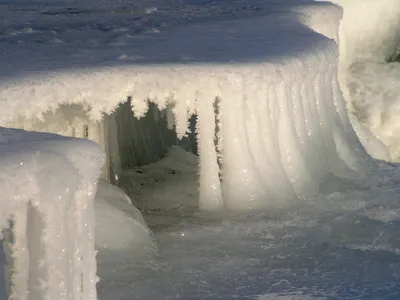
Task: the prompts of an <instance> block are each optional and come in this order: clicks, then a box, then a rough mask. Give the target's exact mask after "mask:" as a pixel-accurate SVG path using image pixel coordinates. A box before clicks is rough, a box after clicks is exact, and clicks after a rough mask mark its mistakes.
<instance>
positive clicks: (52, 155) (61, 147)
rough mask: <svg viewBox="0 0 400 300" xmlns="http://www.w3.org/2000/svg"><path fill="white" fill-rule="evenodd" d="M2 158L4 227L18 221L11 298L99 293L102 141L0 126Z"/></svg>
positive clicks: (0, 224)
mask: <svg viewBox="0 0 400 300" xmlns="http://www.w3.org/2000/svg"><path fill="white" fill-rule="evenodd" d="M0 160H1V162H0V163H1V166H2V172H0V178H1V180H0V183H1V190H2V191H3V192H2V196H1V198H0V206H1V208H2V209H1V213H0V228H1V229H5V228H7V227H8V221H9V219H10V218H12V223H13V225H12V231H13V243H12V254H11V255H12V279H11V295H10V298H12V299H14V298H17V299H32V298H35V299H81V297H83V298H85V299H93V300H94V299H96V287H95V284H96V282H97V277H96V258H95V250H94V226H95V224H94V210H93V199H94V195H95V193H96V181H97V178H98V176H99V173H100V166H101V164H102V162H103V155H102V154H101V152H100V151H99V148H98V146H97V145H96V144H94V143H93V142H89V141H82V140H76V139H69V138H65V137H61V136H56V135H51V134H40V133H33V132H27V131H22V130H15V129H6V128H1V129H0ZM72 237H73V238H72ZM9 262H10V261H9ZM9 267H10V268H11V266H9ZM27 270H29V272H27Z"/></svg>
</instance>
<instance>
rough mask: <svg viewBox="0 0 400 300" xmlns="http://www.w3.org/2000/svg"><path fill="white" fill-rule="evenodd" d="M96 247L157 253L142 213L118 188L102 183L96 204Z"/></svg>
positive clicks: (134, 252)
mask: <svg viewBox="0 0 400 300" xmlns="http://www.w3.org/2000/svg"><path fill="white" fill-rule="evenodd" d="M95 212H96V236H95V242H96V248H97V249H98V250H100V254H101V250H102V249H108V250H110V251H113V250H128V249H129V251H133V254H138V253H140V252H141V251H154V249H155V247H156V246H155V242H154V239H153V235H152V233H151V231H150V230H149V229H148V227H147V225H146V223H145V221H144V219H143V217H142V215H141V213H140V211H139V210H138V209H137V208H136V207H135V206H133V205H132V203H131V201H130V199H129V197H128V196H127V195H126V194H125V193H124V192H123V191H122V190H121V189H119V188H118V187H116V186H113V185H111V184H109V183H107V182H105V181H100V182H99V184H98V190H97V195H96V201H95Z"/></svg>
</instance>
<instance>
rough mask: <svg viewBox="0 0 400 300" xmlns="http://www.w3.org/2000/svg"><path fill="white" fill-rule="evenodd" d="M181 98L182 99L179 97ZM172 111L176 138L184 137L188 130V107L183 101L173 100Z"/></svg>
mask: <svg viewBox="0 0 400 300" xmlns="http://www.w3.org/2000/svg"><path fill="white" fill-rule="evenodd" d="M181 100H182V99H181ZM172 113H173V115H174V120H175V122H174V123H175V131H176V135H177V137H178V139H182V138H183V137H186V135H187V132H188V130H189V114H188V108H187V106H186V103H185V102H184V101H179V99H176V100H175V105H174V106H173V108H172Z"/></svg>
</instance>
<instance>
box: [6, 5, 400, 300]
mask: <svg viewBox="0 0 400 300" xmlns="http://www.w3.org/2000/svg"><path fill="white" fill-rule="evenodd" d="M337 3H338V4H340V5H343V7H344V15H343V18H342V10H341V8H340V7H338V6H335V5H332V4H330V3H327V2H320V1H318V2H314V1H290V0H287V1H272V0H270V1H249V2H246V4H243V1H225V0H220V1H195V0H193V1H162V0H155V1H135V3H131V2H130V1H118V2H112V3H111V2H109V1H99V2H98V3H96V4H93V3H91V2H90V1H80V2H78V1H75V0H65V1H64V0H63V1H61V0H60V1H54V2H52V3H46V2H43V1H34V2H28V1H14V2H13V3H6V4H3V3H1V4H0V5H1V8H5V9H4V10H0V14H2V15H1V17H2V20H4V21H3V24H4V27H1V28H0V30H1V34H2V37H1V38H0V111H1V113H0V124H1V125H3V126H8V127H20V128H24V129H26V130H38V127H37V126H36V125H37V124H38V123H40V122H42V123H40V126H41V127H40V128H41V130H42V131H51V132H56V133H59V134H63V135H68V133H71V132H75V127H74V126H75V123H74V124H72V125H71V126H70V127H68V126H67V127H65V126H64V127H62V126H61V127H59V125H60V124H59V123H61V124H62V123H63V122H64V119H62V118H60V119H59V120H58V116H59V115H58V114H57V113H56V112H59V109H60V107H62V106H63V105H67V106H68V105H69V106H72V107H75V106H79V107H82V108H83V112H84V116H83V117H81V116H80V115H74V118H76V124H78V125H77V128H79V129H82V126H83V128H84V129H85V128H86V127H85V126H87V124H88V123H90V130H91V129H92V128H97V126H98V125H99V124H100V127H101V126H103V125H101V124H103V123H102V120H103V119H102V118H103V113H112V112H113V111H114V110H115V108H116V107H118V105H119V104H120V103H121V102H124V101H126V99H128V98H129V99H130V100H131V104H132V107H131V109H132V113H133V114H134V115H135V116H137V117H143V116H144V115H146V113H148V107H149V105H148V102H149V101H150V102H152V103H154V104H155V105H156V106H157V107H158V108H159V109H160V111H161V112H162V114H164V117H165V118H166V119H167V121H168V123H169V124H168V125H169V127H170V128H173V129H175V131H176V134H177V135H178V136H179V137H185V136H187V135H188V134H192V132H190V126H189V118H190V116H191V115H193V114H196V115H197V128H196V129H197V134H198V135H197V143H198V150H199V157H197V156H194V155H193V154H190V153H187V152H185V151H183V150H182V149H180V148H178V147H173V148H172V149H171V150H170V151H169V154H168V155H167V156H166V157H165V158H164V159H163V160H161V161H159V162H158V163H154V164H150V165H146V166H141V167H140V168H139V167H137V168H133V169H129V170H124V171H123V172H122V173H121V174H120V175H121V176H120V178H119V182H120V188H122V189H123V190H121V189H119V188H117V187H113V186H110V185H109V184H108V183H107V182H104V181H103V180H101V181H100V182H99V183H97V184H94V181H95V179H94V178H97V177H96V176H98V171H99V170H98V168H97V167H96V166H97V165H98V164H99V162H100V161H101V158H100V156H99V152H98V149H97V148H96V147H94V146H93V144H90V143H89V142H86V141H81V140H76V139H68V138H65V140H64V138H62V137H59V136H47V135H46V136H45V137H46V138H45V140H47V139H49V140H50V142H43V141H42V137H44V136H37V134H35V133H28V132H22V131H7V129H2V130H3V131H2V134H3V135H2V136H4V139H5V141H4V143H5V145H3V146H2V149H5V150H4V151H2V152H1V154H2V159H3V160H4V161H5V162H4V164H3V167H4V172H2V173H1V174H2V176H3V177H2V178H3V179H4V180H3V182H2V184H3V186H4V189H6V188H7V191H9V192H8V193H7V194H6V197H3V198H1V199H0V200H1V202H0V205H1V208H2V211H0V224H1V225H2V226H1V228H3V227H5V224H6V220H7V218H8V217H9V215H13V214H14V215H15V214H16V215H17V216H18V217H19V219H18V220H19V221H20V222H29V220H31V219H29V218H28V220H27V219H26V211H25V210H24V209H26V207H28V208H29V206H25V205H26V203H30V202H32V200H31V199H30V200H27V197H26V196H27V195H28V196H29V197H34V199H37V197H38V195H44V196H45V197H42V198H43V199H46V200H50V199H53V198H54V199H55V198H56V197H57V196H59V195H62V197H61V198H62V200H63V201H59V202H56V203H57V205H53V204H52V203H53V202H51V201H42V202H40V203H41V205H44V206H41V205H39V208H40V209H42V210H43V211H44V212H45V215H46V216H47V217H51V218H52V219H51V220H53V221H54V222H55V224H57V226H58V228H59V230H60V232H63V234H62V235H61V239H65V240H64V242H58V243H51V242H50V241H51V239H50V238H49V237H52V236H53V237H55V236H57V237H58V235H57V230H55V229H54V228H53V230H50V231H44V233H45V234H44V235H45V239H44V240H43V242H44V243H45V246H46V247H48V248H46V249H50V250H49V251H48V253H49V254H47V252H46V257H45V259H44V262H45V264H46V263H47V264H48V266H50V267H51V268H54V267H55V266H57V264H56V263H55V260H56V254H57V253H58V252H57V251H59V252H60V253H61V252H63V250H64V249H61V248H63V247H66V246H65V245H67V240H66V239H67V236H68V235H70V236H73V237H79V239H77V242H76V243H74V244H73V245H68V246H69V247H66V249H67V253H68V255H70V256H71V257H72V256H73V255H71V253H73V250H77V249H78V250H79V251H81V250H83V251H86V252H84V253H85V255H84V256H83V257H79V256H77V255H75V256H74V257H73V258H74V259H75V260H74V264H73V266H72V268H71V266H70V265H69V264H70V263H69V262H68V260H67V259H65V257H64V259H63V262H64V263H63V265H62V266H63V268H64V269H63V270H64V272H62V271H61V272H57V273H56V275H57V276H54V277H51V278H49V274H50V273H49V271H48V270H47V271H46V270H44V271H43V270H40V269H41V268H40V264H41V263H42V262H43V260H39V257H38V256H37V255H39V254H38V253H39V252H40V251H38V250H40V249H41V248H40V247H42V246H43V245H42V244H40V243H38V244H36V243H34V242H33V241H34V240H35V237H36V236H39V235H40V234H41V233H40V232H37V230H36V231H35V230H30V231H27V232H26V231H25V227H24V226H22V227H21V226H20V227H15V228H16V229H15V230H16V231H17V233H19V234H18V235H17V237H19V239H17V243H16V246H15V245H14V248H15V249H16V250H19V251H16V252H15V253H17V257H16V259H14V260H15V261H16V262H17V276H14V277H13V278H12V280H13V283H14V287H13V288H14V291H16V292H18V293H20V294H19V295H20V296H19V298H18V299H36V298H38V299H42V298H44V299H45V297H47V298H49V299H55V298H57V299H74V300H75V299H84V300H87V299H88V300H89V299H96V297H97V295H96V291H95V290H94V289H93V287H94V284H95V282H96V278H95V276H94V272H96V264H94V251H93V250H94V249H93V248H94V247H96V250H97V251H98V254H97V267H98V271H97V275H98V276H100V278H101V280H100V282H99V283H98V284H97V292H98V298H99V299H100V300H103V299H104V300H108V299H193V300H194V299H263V300H264V299H278V300H280V299H285V300H286V299H398V297H399V294H400V286H399V284H398V282H399V276H400V259H399V251H400V250H399V249H400V239H399V237H398V230H399V229H400V228H399V226H400V223H399V220H400V203H399V200H398V199H399V196H400V191H399V178H400V177H399V175H400V174H399V170H398V166H397V165H396V164H393V163H386V162H384V161H379V160H376V158H378V159H382V160H392V161H396V155H397V154H396V153H397V151H398V148H397V146H396V142H397V140H396V135H395V133H396V128H397V127H396V126H397V118H396V107H397V105H398V104H397V102H398V101H397V100H398V99H397V92H398V87H397V86H396V82H397V81H396V80H397V79H396V76H397V75H396V74H397V73H396V72H397V69H396V67H397V64H396V63H390V64H388V63H387V62H388V61H391V59H392V58H393V57H396V55H397V54H398V50H399V48H398V45H399V40H400V39H399V35H398V28H400V27H399V26H398V23H399V22H398V21H399V10H400V4H399V3H398V2H397V1H394V0H382V1H381V2H380V3H384V4H385V5H383V6H378V5H377V4H376V2H374V1H371V0H370V1H358V0H347V1H346V0H340V1H339V0H338V1H337ZM11 12H12V14H11ZM8 15H12V16H13V17H12V18H10V17H9V16H8ZM352 16H357V18H356V20H354V18H353V17H352ZM382 16H385V18H384V19H385V21H384V22H383V21H381V20H383V18H382ZM375 30H376V31H375ZM378 37H379V38H378ZM377 78H378V79H379V80H376V79H377ZM388 78H389V79H388ZM393 78H394V79H393ZM371 83H374V85H371ZM371 87H372V89H371ZM371 95H372V96H374V97H370V96H371ZM375 100H378V101H375ZM81 111H82V110H79V112H80V113H81ZM49 112H50V115H51V113H54V115H55V118H53V121H55V122H54V123H52V124H49V123H47V122H48V119H47V116H48V114H49ZM348 112H349V114H348ZM62 113H65V111H61V115H62ZM159 117H160V116H157V118H159ZM161 117H162V116H161ZM57 121H59V123H57ZM74 121H75V119H74ZM42 125H43V126H42ZM64 125H65V124H64ZM110 128H111V129H110ZM110 128H109V129H110V130H109V131H108V132H107V134H108V136H107V135H104V136H101V134H102V131H101V130H99V131H98V132H97V131H96V132H97V133H98V135H95V136H91V135H90V138H92V139H93V140H95V141H96V142H98V143H99V144H100V146H101V147H103V150H106V154H107V156H109V155H110V154H112V155H114V156H117V154H116V153H110V152H107V149H112V151H114V150H115V149H116V147H115V146H118V144H119V142H123V140H120V141H118V139H116V138H115V136H116V132H114V131H113V129H112V127H110ZM4 130H5V131H4ZM85 130H86V129H85ZM66 132H67V133H66ZM90 132H92V131H90ZM83 133H84V131H83ZM139 134H140V132H139ZM10 136H11V137H13V136H16V137H17V139H18V143H15V144H14V145H11V146H10V145H7V139H9V138H10ZM21 136H22V138H21ZM110 136H111V138H112V139H108V137H110ZM38 137H39V138H38ZM82 137H85V136H82ZM142 138H143V140H144V141H146V140H149V139H150V138H153V137H149V136H144V137H142ZM19 139H20V140H19ZM60 140H61V141H60ZM104 140H107V141H110V140H113V141H114V142H112V141H111V142H110V143H111V145H110V144H104ZM80 143H82V144H80ZM102 143H103V144H102ZM46 145H53V149H52V147H50V146H46ZM61 145H66V146H65V147H66V148H65V149H70V148H69V147H68V146H67V145H70V146H71V145H75V146H74V147H75V148H74V147H73V148H72V150H71V152H68V151H67V153H65V152H63V151H64V150H63V147H61ZM89 145H91V146H89ZM106 146H107V147H108V146H110V147H109V148H107V147H106ZM8 147H10V148H8ZM80 147H82V148H80ZM20 148H21V149H25V150H24V151H25V152H23V155H22V156H21V155H20V156H19V154H20V153H19V152H18V151H16V149H20ZM10 149H11V150H10ZM79 149H86V150H87V151H88V152H84V155H81V154H82V153H80V151H79ZM56 150H57V151H56ZM38 151H39V152H43V154H41V155H43V156H40V155H39V158H41V159H42V160H39V162H40V163H39V164H38V165H37V164H33V163H32V165H29V164H24V166H23V167H22V168H20V167H19V162H20V161H21V159H25V160H28V161H30V160H29V159H30V157H31V156H32V157H35V154H37V152H38ZM54 151H55V153H54ZM108 151H110V150H108ZM11 152H12V154H13V155H11V154H10V153H11ZM69 155H70V156H69ZM71 155H72V156H71ZM85 155H89V156H90V155H94V157H96V159H94V160H93V162H94V161H96V162H97V164H95V163H93V164H91V165H90V166H89V164H88V163H87V160H86V156H85ZM122 155H123V154H122ZM128 155H129V154H128ZM370 155H372V156H373V157H374V158H375V159H374V158H372V157H371V156H370ZM123 158H124V157H123ZM25 160H24V162H25ZM34 162H36V161H34ZM42 165H43V167H42ZM46 168H48V169H46ZM85 168H87V170H86V171H87V173H85V172H84V171H85ZM20 170H22V173H21V172H20ZM47 170H52V171H53V172H54V174H57V176H56V175H54V178H51V179H52V180H54V181H55V184H54V186H53V185H48V184H46V183H47V182H49V180H50V179H49V177H50V176H49V175H48V174H49V172H48V171H47ZM89 173H90V174H89ZM20 174H23V175H25V176H26V177H21V178H25V179H26V183H27V184H26V186H27V187H29V189H27V188H26V186H24V188H25V189H24V190H26V191H27V192H26V193H25V194H23V196H25V198H23V199H21V186H18V184H17V183H18V180H12V179H13V178H14V179H15V178H19V176H20ZM32 174H34V175H32ZM74 174H75V175H76V176H75V177H76V178H80V179H82V178H86V179H88V180H89V179H90V180H89V181H90V184H91V189H89V190H86V189H82V186H81V185H79V184H77V182H76V180H75V181H74V178H75V177H74ZM77 174H78V175H77ZM13 176H14V177H13ZM32 176H33V178H34V180H32ZM63 176H64V178H65V180H64V181H63V180H58V181H57V178H63ZM85 176H86V177H85ZM67 179H68V180H67ZM198 182H199V183H200V188H198ZM9 183H13V184H14V185H12V184H11V185H10V184H9ZM50 186H51V187H53V188H52V189H50V188H48V187H50ZM65 188H67V189H68V191H72V192H73V193H71V194H73V195H75V194H74V193H76V195H75V196H71V194H69V193H70V192H68V193H66V194H65V191H66V190H65ZM93 188H94V189H97V194H96V199H93V198H94V193H93V191H94V190H93ZM125 193H126V194H125ZM52 197H53V198H52ZM10 198H11V199H14V200H15V201H14V202H10V201H9V199H10ZM57 199H60V198H57ZM79 199H80V200H81V201H77V200H79ZM83 199H84V200H85V201H83V202H84V203H86V204H87V205H82V206H80V205H79V203H82V200H83ZM10 203H11V205H10ZM16 203H18V204H20V205H21V207H20V206H18V205H16ZM34 203H36V204H37V202H34ZM70 203H73V204H74V205H75V206H73V207H74V208H75V209H76V210H72V211H70V214H69V215H68V216H69V218H68V217H66V218H65V219H63V220H61V219H60V220H59V219H57V218H56V217H57V216H56V215H54V214H51V211H52V209H54V210H57V211H61V210H62V208H65V207H68V205H70ZM132 204H134V206H133V205H132ZM135 206H136V207H138V208H139V209H140V210H141V213H142V215H143V218H142V215H141V213H140V211H139V210H138V209H136V207H135ZM29 209H30V208H29ZM93 209H94V210H93ZM207 211H208V212H207ZM78 212H79V213H78ZM93 212H95V214H96V223H94V222H93V221H94V220H93V219H92V217H93V215H92V213H93ZM34 213H37V212H36V211H34ZM86 213H88V215H86ZM82 214H83V215H82ZM35 216H36V215H35ZM46 220H48V219H46ZM68 220H75V221H76V223H74V222H72V223H71V224H72V226H71V227H70V226H69V225H68V224H69V223H68ZM88 220H89V221H90V222H87V221H88ZM17 224H18V223H17ZM22 224H23V223H22ZM34 224H36V222H34ZM39 224H40V222H39ZM36 225H37V224H36ZM74 226H76V227H74ZM35 228H36V229H37V227H35ZM82 228H83V229H84V230H83V232H84V233H85V234H86V235H82V234H80V233H82V232H80V230H82ZM39 229H40V226H39ZM85 230H87V231H85ZM93 230H95V232H94V233H95V236H96V240H95V243H93V240H92V238H93ZM39 231H40V230H39ZM25 236H26V237H27V238H25ZM85 238H88V239H87V240H85ZM88 241H90V242H88ZM86 242H88V243H86ZM24 243H28V247H24V245H26V244H24ZM52 246H53V248H52ZM57 247H58V248H57ZM21 249H28V251H27V252H26V251H23V250H21ZM52 250H54V251H52ZM28 257H29V258H30V260H29V259H27V258H28ZM46 259H48V260H46ZM37 262H40V264H36V263H37ZM8 264H9V263H8V262H7V263H6V268H7V267H9V266H8ZM28 267H29V268H28ZM25 269H29V270H30V271H29V273H27V272H24V270H25ZM35 270H39V271H40V272H38V274H40V275H41V276H42V277H43V278H45V281H46V280H52V281H51V282H52V285H50V287H46V286H42V285H38V284H36V283H37V281H36V279H35V278H36V277H35V276H34V275H37V274H36V273H35ZM51 270H54V269H51ZM68 270H69V271H68ZM71 270H72V271H71ZM68 272H70V273H68ZM71 272H72V273H73V275H71ZM65 274H69V275H71V276H68V275H65ZM88 275H89V276H88ZM81 278H83V280H84V282H85V283H83V284H82V282H81V281H80V280H81ZM88 287H89V289H88ZM82 288H83V290H84V295H81V294H80V290H81V289H82ZM0 290H1V289H0ZM70 290H71V291H73V292H69V291H70ZM36 295H39V296H37V297H36ZM42 296H43V297H42ZM35 297H36V298H35Z"/></svg>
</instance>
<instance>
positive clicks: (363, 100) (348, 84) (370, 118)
mask: <svg viewBox="0 0 400 300" xmlns="http://www.w3.org/2000/svg"><path fill="white" fill-rule="evenodd" d="M332 2H334V3H337V4H339V5H341V6H343V9H344V15H343V19H342V21H341V23H340V51H339V52H340V56H339V80H340V83H341V89H342V91H343V94H344V96H345V99H346V100H347V103H348V110H349V113H350V119H351V121H352V124H353V126H354V128H355V130H356V132H357V134H358V136H359V137H360V139H361V142H362V143H363V145H364V146H365V147H366V149H367V150H368V152H369V153H370V154H371V155H373V156H374V157H376V158H379V159H384V160H393V161H399V160H400V153H399V149H400V139H399V138H398V137H397V133H398V126H399V125H398V123H399V122H398V121H397V115H398V112H399V103H400V90H399V83H400V75H399V73H400V64H399V63H398V62H394V59H396V58H397V57H398V55H399V54H400V29H399V28H400V2H399V1H397V0H381V1H374V0H366V1H363V0H332ZM388 62H389V63H388ZM382 143H383V144H382Z"/></svg>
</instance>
